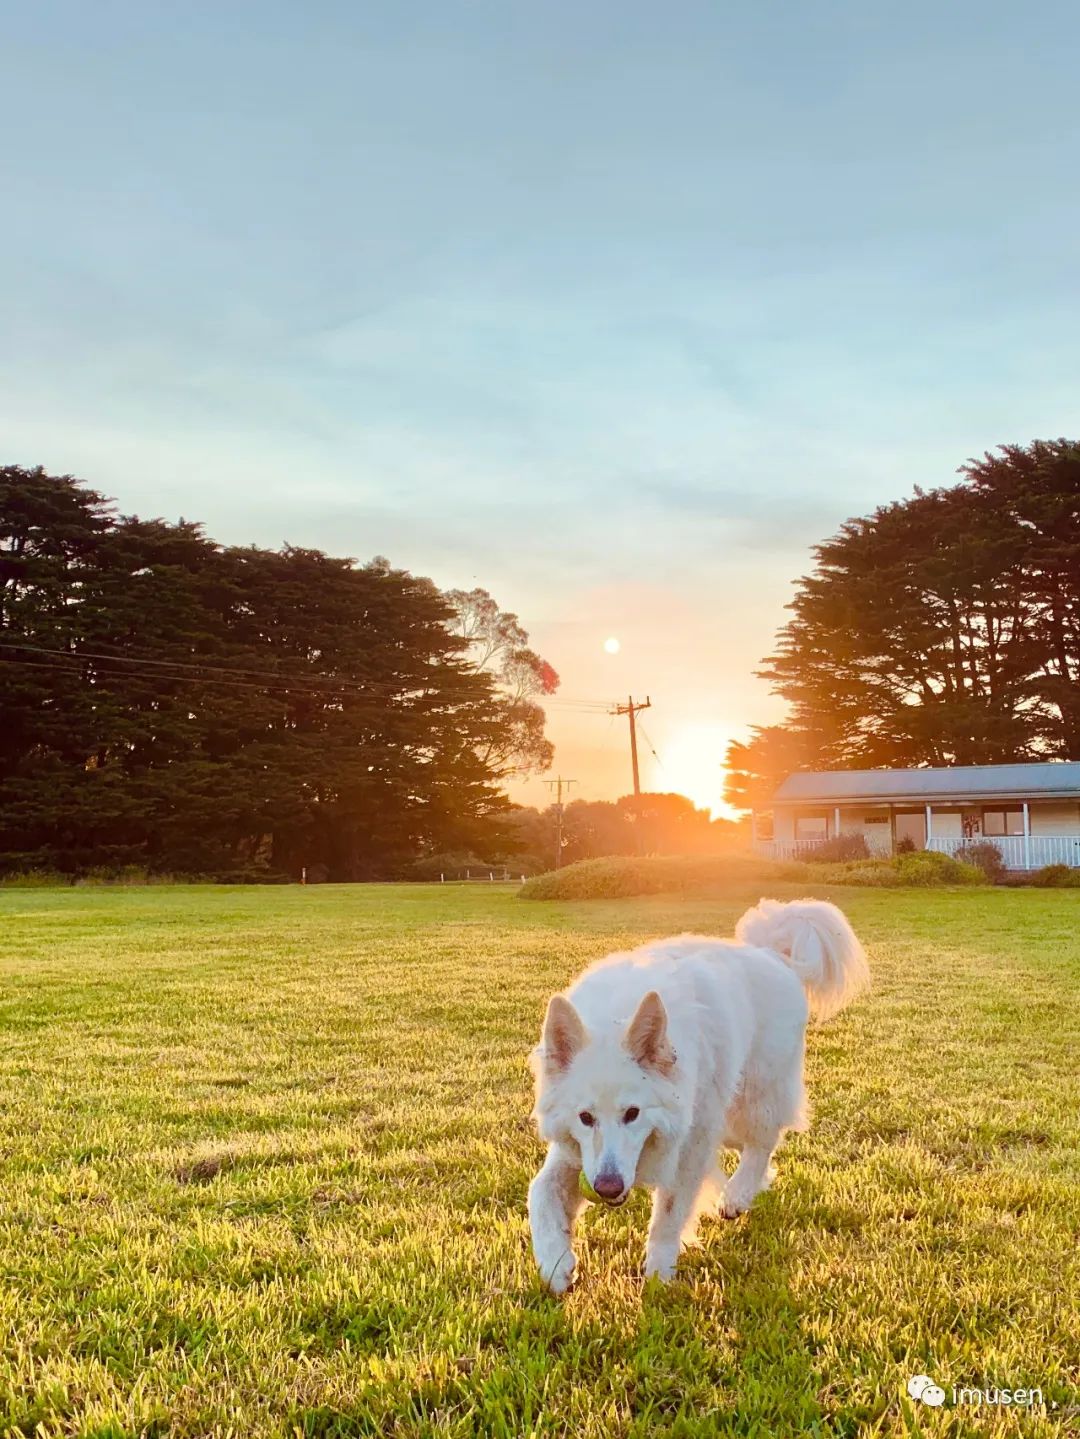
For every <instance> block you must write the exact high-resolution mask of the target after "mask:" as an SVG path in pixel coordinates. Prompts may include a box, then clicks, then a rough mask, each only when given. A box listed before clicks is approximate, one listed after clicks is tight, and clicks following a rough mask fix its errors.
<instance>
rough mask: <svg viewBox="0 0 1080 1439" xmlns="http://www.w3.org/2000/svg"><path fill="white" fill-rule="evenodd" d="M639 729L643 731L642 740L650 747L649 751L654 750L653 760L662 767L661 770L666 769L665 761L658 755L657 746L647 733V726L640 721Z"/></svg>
mask: <svg viewBox="0 0 1080 1439" xmlns="http://www.w3.org/2000/svg"><path fill="white" fill-rule="evenodd" d="M638 729H639V730H640V731H641V738H642V739H643V740H644V741H645V743H646V744H647V745H648V746H649V749H650V750H652V757H653V759H654V760H655V761H656V763H657V764H658V765H659V766H660V768H661V769H663V768H664V761H663V760H662V759H661V758H660V756H659V755H658V754H657V753H656V746H655V745H654V744H653V742H652V740H651V739H650V738H649V736H648V733H647V732H646V729H645V726H644V725H643V724H641V723H640V721H639V723H638Z"/></svg>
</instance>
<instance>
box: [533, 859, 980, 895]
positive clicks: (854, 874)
mask: <svg viewBox="0 0 1080 1439" xmlns="http://www.w3.org/2000/svg"><path fill="white" fill-rule="evenodd" d="M774 881H775V882H786V883H801V882H805V883H807V884H813V885H822V884H851V885H866V886H873V887H880V888H891V889H897V888H911V887H931V886H933V887H941V886H946V885H973V884H986V883H987V879H986V876H985V875H984V874H983V873H982V871H981V870H979V869H976V868H975V866H974V865H970V864H962V863H960V861H959V860H955V859H952V858H950V856H949V855H947V854H936V853H932V852H930V851H925V850H920V851H917V852H916V853H914V854H900V855H897V856H896V857H895V858H893V859H860V860H850V861H848V862H846V863H842V864H807V863H804V862H802V861H799V862H794V861H792V862H788V863H781V862H779V861H775V860H766V859H756V858H754V857H753V856H750V855H707V856H690V857H681V858H680V857H674V856H668V855H655V856H651V857H649V858H643V859H634V858H629V859H628V858H624V857H614V858H611V859H585V860H581V861H580V862H579V863H578V864H569V865H567V866H566V868H565V869H557V870H550V871H549V872H548V873H547V874H538V875H535V876H534V877H533V878H532V879H528V880H526V881H525V883H524V884H523V885H522V886H521V889H520V890H519V891H518V893H519V895H520V897H521V898H522V899H623V898H626V897H628V896H631V895H636V894H707V893H709V892H710V891H712V890H718V889H723V888H727V887H729V886H731V885H733V884H757V883H759V882H760V883H770V882H774Z"/></svg>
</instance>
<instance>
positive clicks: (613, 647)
mask: <svg viewBox="0 0 1080 1439" xmlns="http://www.w3.org/2000/svg"><path fill="white" fill-rule="evenodd" d="M621 649H622V645H621V644H620V643H619V641H618V640H617V639H616V638H615V636H614V635H611V636H609V637H608V639H606V640H605V641H604V651H605V653H606V654H609V655H617V654H618V653H619V651H620V650H621Z"/></svg>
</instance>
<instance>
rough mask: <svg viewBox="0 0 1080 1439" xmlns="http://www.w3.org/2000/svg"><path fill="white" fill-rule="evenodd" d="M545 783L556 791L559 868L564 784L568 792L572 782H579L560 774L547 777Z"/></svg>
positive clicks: (556, 847)
mask: <svg viewBox="0 0 1080 1439" xmlns="http://www.w3.org/2000/svg"><path fill="white" fill-rule="evenodd" d="M544 783H545V784H546V785H547V787H548V789H553V790H554V791H555V868H556V869H559V868H560V866H561V865H562V792H563V785H565V786H566V789H567V792H568V793H569V790H570V786H571V785H572V784H577V780H576V779H563V777H562V775H560V776H559V777H558V779H546V780H545V781H544Z"/></svg>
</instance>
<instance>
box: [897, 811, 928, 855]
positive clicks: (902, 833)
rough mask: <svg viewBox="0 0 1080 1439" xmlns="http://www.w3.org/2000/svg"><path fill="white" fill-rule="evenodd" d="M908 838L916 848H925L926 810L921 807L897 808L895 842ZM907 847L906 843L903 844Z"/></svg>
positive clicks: (899, 842) (898, 843)
mask: <svg viewBox="0 0 1080 1439" xmlns="http://www.w3.org/2000/svg"><path fill="white" fill-rule="evenodd" d="M903 840H910V841H911V843H912V844H913V845H914V846H915V848H916V849H925V848H926V811H925V810H923V809H911V810H902V809H901V810H897V812H896V843H897V846H898V847H899V845H900V844H901V842H902V841H903ZM904 848H905V849H906V848H907V845H904Z"/></svg>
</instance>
